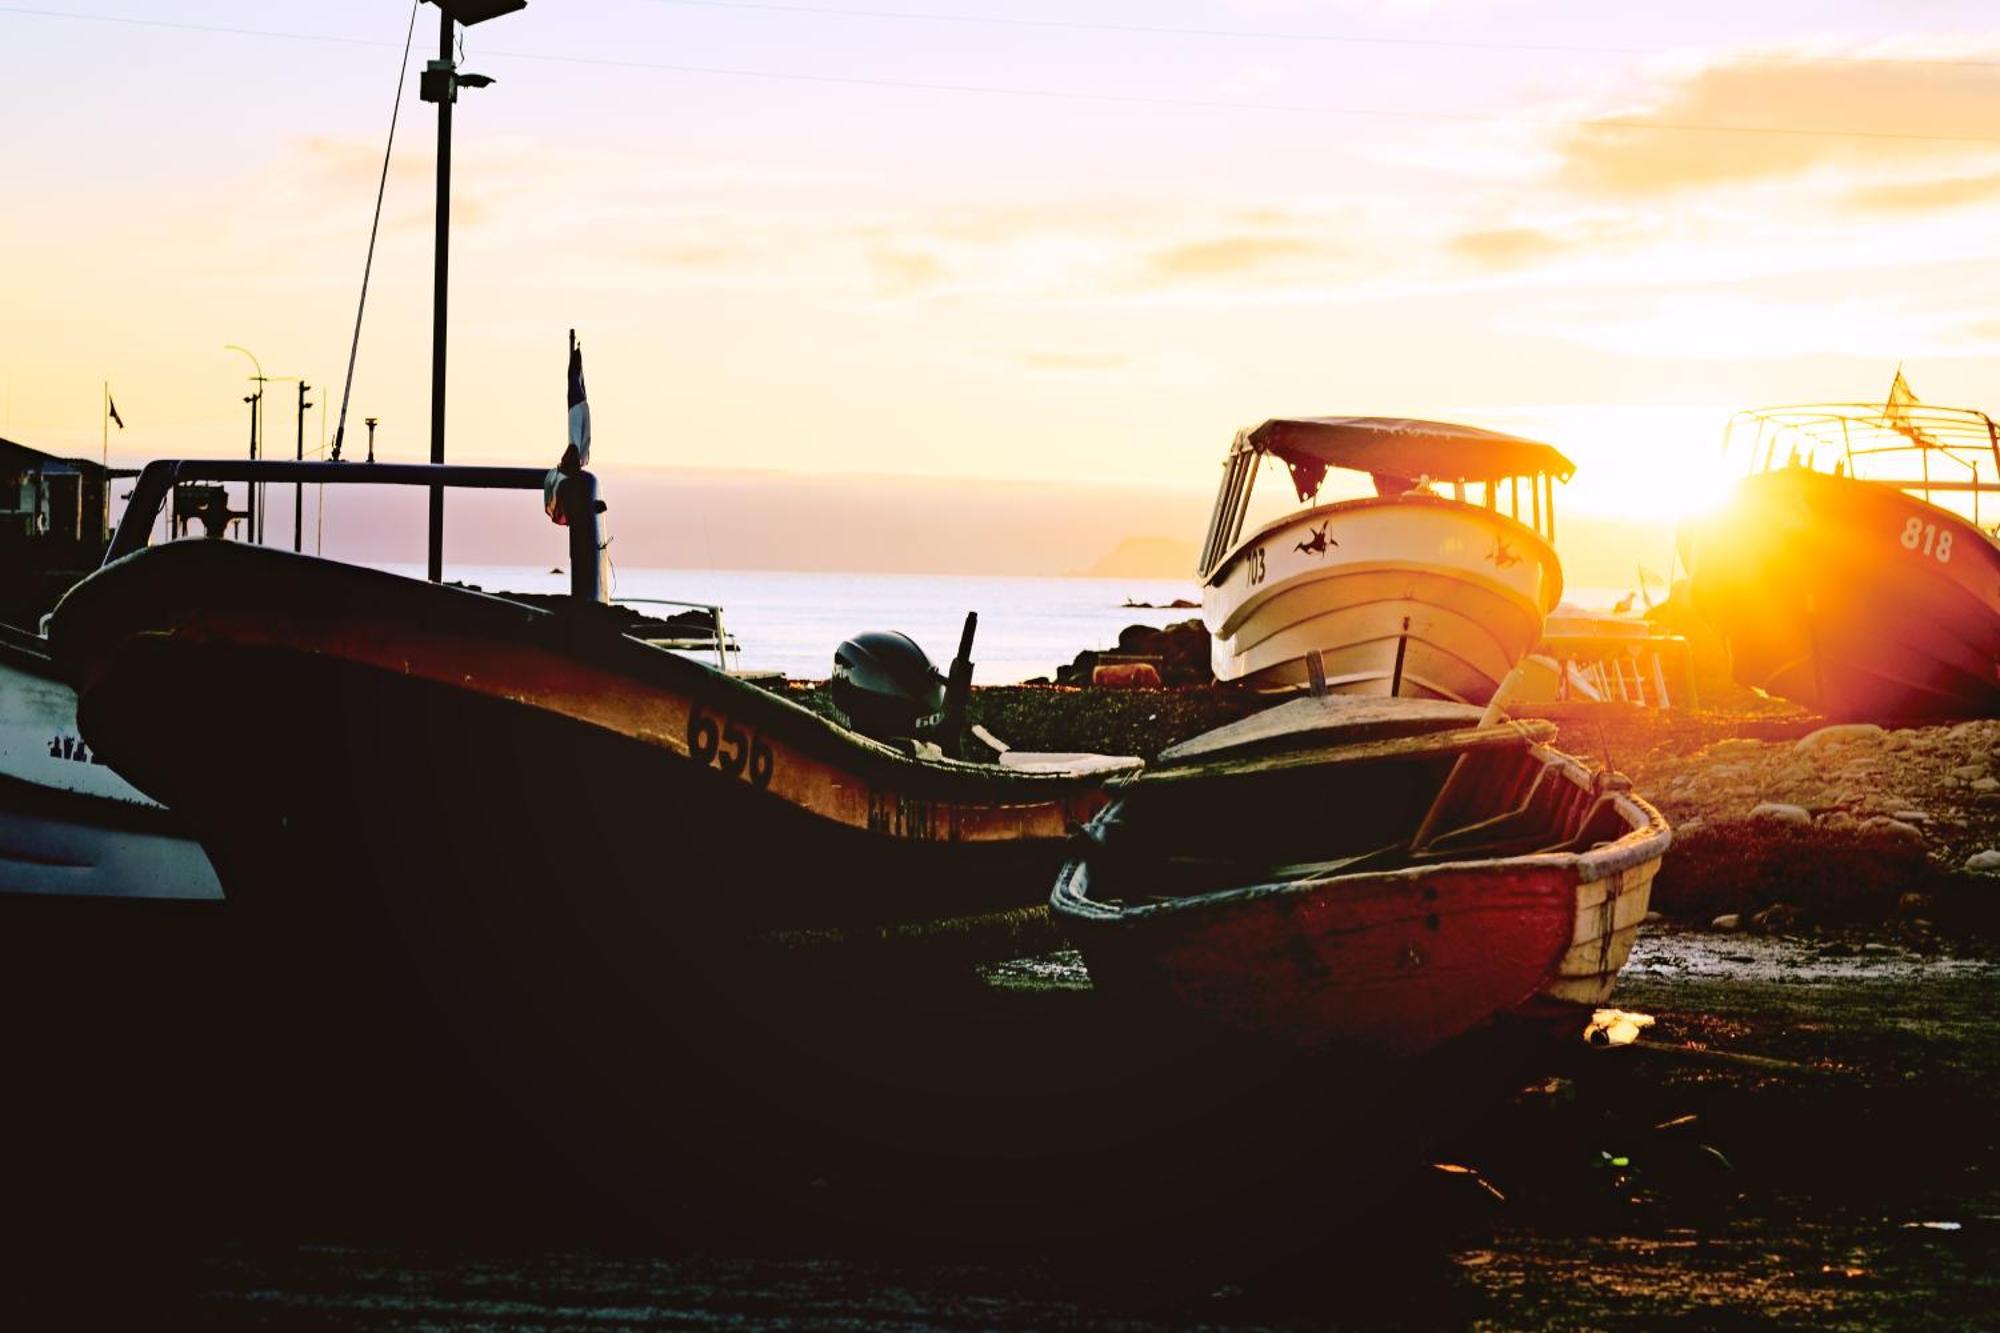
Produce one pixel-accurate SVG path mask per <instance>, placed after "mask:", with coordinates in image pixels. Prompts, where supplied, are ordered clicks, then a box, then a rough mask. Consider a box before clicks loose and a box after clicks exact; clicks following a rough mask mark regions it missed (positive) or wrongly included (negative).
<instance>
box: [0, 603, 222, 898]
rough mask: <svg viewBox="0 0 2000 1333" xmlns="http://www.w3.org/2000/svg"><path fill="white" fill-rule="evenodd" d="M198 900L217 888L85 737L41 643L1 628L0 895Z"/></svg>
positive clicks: (176, 830)
mask: <svg viewBox="0 0 2000 1333" xmlns="http://www.w3.org/2000/svg"><path fill="white" fill-rule="evenodd" d="M13 895H31V896H35V897H49V898H147V899H168V900H190V901H204V900H215V899H220V898H221V897H222V887H221V885H220V884H219V883H218V882H217V881H216V877H215V871H214V869H213V868H212V867H211V866H210V865H209V862H208V857H207V856H206V855H205V854H204V853H203V852H202V850H201V846H200V844H199V843H197V842H196V841H195V840H194V839H193V838H192V837H189V836H188V835H187V834H186V833H185V832H184V831H183V830H182V829H181V828H180V826H179V825H178V824H177V823H176V822H175V820H174V818H173V816H172V814H170V813H169V812H168V811H167V810H166V809H165V808H164V807H162V806H161V805H160V803H159V802H157V801H155V800H153V799H152V798H150V797H148V796H147V795H146V794H145V793H143V792H141V791H139V790H138V789H137V788H135V787H134V786H133V785H132V784H131V783H129V782H127V781H125V779H124V778H122V777H120V776H119V775H118V774H117V773H116V772H114V771H113V770H112V769H111V768H110V767H108V766H107V765H106V764H105V762H104V760H103V759H102V758H100V757H99V756H98V755H97V754H96V753H95V752H94V751H92V750H91V748H90V747H89V746H88V745H87V744H85V743H84V740H83V738H82V736H81V735H80V734H79V733H78V731H77V725H76V691H75V690H73V689H72V688H71V687H70V685H69V683H68V682H67V681H66V680H65V679H64V678H63V677H62V675H61V674H60V673H59V672H58V671H57V669H56V666H55V664H54V662H53V661H51V660H50V658H49V654H48V650H47V647H46V645H45V644H44V643H43V642H42V640H40V639H39V638H37V637H35V636H34V635H32V634H27V633H23V632H22V631H20V630H17V629H12V628H9V627H7V626H4V625H0V896H13Z"/></svg>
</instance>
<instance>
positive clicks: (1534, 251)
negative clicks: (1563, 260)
mask: <svg viewBox="0 0 2000 1333" xmlns="http://www.w3.org/2000/svg"><path fill="white" fill-rule="evenodd" d="M1569 244H1570V243H1569V242H1567V241H1565V240H1564V239H1563V238H1562V237H1560V236H1558V235H1556V234H1555V233H1554V232H1551V231H1544V230H1542V229H1541V228H1539V227H1490V228H1488V229H1486V230H1484V231H1468V232H1464V233H1462V234H1460V235H1458V236H1455V237H1453V238H1452V240H1451V248H1452V249H1453V250H1454V251H1456V252H1457V253H1458V254H1460V255H1462V256H1464V257H1465V258H1467V259H1470V260H1473V261H1475V262H1477V263H1480V264H1485V265H1489V266H1491V267H1493V268H1513V267H1516V266H1517V265H1521V264H1529V263H1533V262H1534V261H1535V260H1537V259H1547V258H1550V257H1551V256H1554V255H1558V254H1561V253H1562V252H1563V251H1564V250H1565V249H1567V248H1568V246H1569Z"/></svg>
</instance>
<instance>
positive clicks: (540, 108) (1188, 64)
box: [0, 0, 2000, 554]
mask: <svg viewBox="0 0 2000 1333" xmlns="http://www.w3.org/2000/svg"><path fill="white" fill-rule="evenodd" d="M1648 8H1649V9H1650V11H1651V12H1647V13H1641V12H1639V7H1635V6H1621V5H1604V4H1601V3H1598V4H1580V3H1579V4H1533V3H1516V4H1505V5H1502V4H1493V3H1463V4H1460V3H1450V2H1449V0H1438V2H1437V3H1425V2H1423V0H1407V2H1404V3H1388V4H1359V3H1353V4H1347V3H1308V2H1305V0H1300V2H1297V3H1290V2H1287V0H1240V2H1238V3H1227V2H1224V0H1211V2H1210V3H1194V2H1192V0H1187V2H1177V0H1162V2H1160V3H1151V4H1145V5H1140V4H1135V3H1123V4H1120V3H1110V2H1109V0H1066V2H1065V3H1061V4H1057V3H1042V2H1040V0H1035V2H1032V3H1011V4H1004V5H1003V4H999V3H997V0H922V2H921V3H918V0H907V2H906V0H869V3H867V4H857V5H855V6H853V7H852V8H842V7H840V6H838V5H818V6H815V5H809V4H800V5H786V4H762V5H759V4H747V3H746V4H736V3H729V2H728V0H714V2H713V3H697V2H695V0H531V3H530V5H529V7H528V9H527V10H526V11H525V12H523V13H521V14H518V15H513V16H510V17H507V18H503V19H500V20H497V21H495V22H493V23H491V24H488V25H484V26H482V27H479V28H475V29H472V30H471V31H470V32H469V33H468V35H467V37H466V42H465V45H466V67H467V68H468V69H471V70H476V71H480V72H483V73H487V74H491V75H493V76H495V77H496V78H497V79H498V82H497V83H496V84H495V86H493V87H492V88H489V89H486V90H484V91H474V92H467V93H466V94H464V96H463V97H462V99H461V101H460V103H459V107H458V116H457V135H456V138H455V149H454V165H455V181H456V208H455V218H454V232H453V236H454V248H453V267H452V274H453V297H454V304H453V325H452V359H451V364H452V380H451V441H452V456H453V458H454V459H455V460H460V461H473V460H506V461H520V462H536V463H542V462H547V461H551V460H553V458H554V457H555V455H556V453H557V452H558V451H559V450H560V447H561V443H562V439H563V429H564V416H563V399H562V369H563V351H564V339H565V335H566V331H567V330H568V329H569V328H570V327H572V326H574V327H576V328H577V329H578V330H579V331H580V333H581V336H582V337H583V339H584V343H585V350H586V356H587V364H588V375H589V384H590V391H591V402H592V408H593V412H594V414H595V423H596V438H597V447H598V450H599V454H600V458H599V462H600V464H602V465H603V466H604V467H606V468H612V467H618V466H627V467H629V466H633V465H644V466H650V467H665V468H711V469H713V468H752V469H769V470H772V471H775V472H779V473H794V474H797V473H811V474H833V473H858V474H914V475H923V474H929V475H938V474H944V475H949V476H955V477H971V478H991V479H996V480H1003V481H1009V482H1023V481H1033V480H1037V479H1063V480H1070V481H1078V480H1082V481H1089V482H1121V483H1134V482H1142V483H1145V484H1147V485H1149V486H1151V487H1156V488H1161V489H1163V490H1166V491H1190V492H1201V493H1206V492H1207V491H1208V489H1209V488H1210V487H1211V485H1212V482H1213V478H1214V476H1215V469H1216V464H1217V461H1218V460H1219V458H1220V456H1221V454H1222V451H1223V449H1224V448H1225V447H1226V445H1227V444H1228V442H1229V438H1230V436H1231V434H1232V432H1233V431H1234V430H1235V429H1236V428H1237V427H1238V426H1241V425H1246V424H1251V423H1254V422H1256V421H1258V420H1261V419H1263V418H1265V417H1269V416H1274V415H1284V414H1319V413H1335V412H1338V413H1380V414H1397V415H1416V416H1435V417H1443V418H1447V419H1456V420H1463V421H1469V422H1473V423H1476V424H1481V425H1487V426H1493V427H1497V428H1500V429H1511V430H1518V431H1523V432H1527V433H1539V434H1541V435H1543V436H1544V437H1545V438H1548V439H1550V440H1551V441H1552V442H1554V443H1556V444H1557V445H1559V446H1560V447H1562V448H1563V449H1564V450H1565V451H1566V452H1568V453H1569V454H1570V455H1571V456H1572V457H1573V458H1575V459H1576V460H1577V462H1578V463H1579V464H1580V472H1579V475H1578V477H1577V480H1576V482H1575V483H1574V484H1573V486H1572V487H1571V488H1570V490H1569V494H1568V496H1567V499H1566V505H1567V512H1568V513H1570V514H1575V515H1580V516H1582V517H1584V518H1586V519H1588V518H1590V517H1591V516H1596V517H1597V518H1600V519H1603V520H1607V521H1611V522H1615V521H1620V520H1625V519H1640V518H1643V519H1651V520H1656V521H1662V522H1663V521H1666V520H1669V519H1671V518H1672V517H1673V515H1674V514H1675V513H1676V512H1677V511H1678V510H1679V509H1680V508H1682V507H1683V506H1684V505H1685V504H1687V503H1689V502H1690V501H1691V500H1693V499H1694V498H1695V497H1697V496H1698V495H1699V494H1700V493H1701V491H1702V490H1703V489H1704V487H1705V486H1706V485H1707V484H1708V483H1707V479H1706V477H1705V474H1706V472H1707V471H1708V469H1709V466H1710V462H1711V460H1712V458H1713V456H1714V454H1715V451H1716V448H1717V443H1718V440H1719V433H1720V429H1721V426H1722V424H1723V420H1724V418H1725V417H1726V416H1727V414H1728V413H1729V412H1730V411H1731V410H1734V409H1735V408H1738V407H1744V406H1752V405H1758V404H1764V403H1772V402H1791V401H1807V400H1818V399H1843V400H1845V399H1856V398H1873V397H1878V396H1879V395H1880V394H1881V393H1882V392H1883V391H1884V390H1886V388H1887V385H1888V381H1889V378H1890V375H1891V374H1892V373H1893V371H1894V370H1895V368H1896V365H1897V364H1898V363H1899V362H1901V363H1903V364H1904V365H1905V366H1906V369H1907V374H1908V376H1909V379H1910V381H1911V383H1912V385H1913V386H1914V387H1915V389H1916V391H1917V393H1918V394H1920V395H1921V396H1922V397H1924V398H1925V399H1926V400H1927V401H1932V402H1937V403H1945V404H1959V405H1969V406H1982V407H1986V408H1988V409H1993V408H1995V407H1996V406H2000V374H1996V373H1995V370H1994V363H1993V354H1994V352H1995V350H1996V349H2000V302H1996V297H2000V265H1996V264H1995V262H1994V260H1995V255H1996V251H2000V18H1996V16H1995V13H1994V10H1993V8H1992V6H1991V5H1990V4H1970V3H1965V4H1954V3H1901V4H1886V3H1884V4H1854V3H1839V2H1838V0H1835V2H1833V3H1827V2H1824V0H1822V2H1816V3H1811V4H1806V3H1783V2H1775V3H1774V2H1766V3H1760V4H1756V5H1745V4H1741V3H1734V4H1727V5H1723V4H1678V5H1673V6H1658V7H1648ZM409 13H410V9H409V5H408V3H407V2H406V0H348V2H347V3H343V4H341V5H338V6H329V5H325V4H306V3H294V2H290V0H270V2H269V3H265V4H262V5H257V6H244V5H240V4H223V3H219V2H218V0H185V2H184V3H176V4H173V5H170V6H169V5H161V4H157V3H140V2H139V0H88V2H87V3H70V0H40V3H38V4H36V5H32V6H28V5H13V4H0V112H4V114H5V116H6V118H7V123H8V126H9V131H8V133H7V134H6V135H5V137H4V139H0V154H4V162H0V169H4V174H3V175H0V180H4V182H5V185H4V191H5V199H6V207H4V208H0V255H4V256H5V259H4V266H0V292H4V301H0V309H4V312H5V318H4V319H0V435H6V436H9V437H11V438H14V439H18V440H21V441H23V442H25V443H29V444H33V445H36V446H38V447H42V448H47V449H51V450H54V451H57V452H66V453H87V454H91V455H94V454H95V453H96V452H97V449H98V432H99V411H98V405H99V394H100V387H99V386H100V383H101V382H102V381H103V380H106V379H108V380H109V381H110V382H111V384H112V386H113V392H114V394H115V396H116V398H117V400H118V405H119V408H120V411H121V412H122V414H123V415H124V417H125V420H126V421H127V422H128V423H129V429H128V430H127V431H125V432H124V433H123V434H120V435H115V436H114V439H113V441H112V453H113V456H114V459H127V460H134V461H136V460H138V459H140V458H143V457H148V456H158V455H166V454H174V453H219V452H224V451H233V450H235V449H237V448H238V447H240V445H241V444H242V442H243V436H244V426H243V411H244V409H243V408H242V406H241V404H240V402H239V401H238V400H239V398H240V396H241V394H242V393H243V392H245V391H246V388H245V384H244V380H243V376H244V375H245V374H246V373H247V372H248V370H249V363H248V362H247V361H246V360H245V359H243V358H242V357H240V356H238V355H237V354H235V353H232V352H226V351H224V350H223V348H224V344H227V343H239V344H243V345H245V346H248V347H249V348H251V349H252V350H253V351H254V352H255V353H256V354H257V355H258V356H259V357H261V358H262V361H263V364H264V367H265V369H266V370H267V371H268V372H270V373H271V374H274V375H298V374H303V375H304V376H306V377H307V378H308V379H310V380H312V381H313V383H314V384H315V385H316V386H318V389H317V396H319V397H321V398H323V399H324V400H325V401H327V402H328V403H329V404H332V405H337V403H338V381H339V377H340V374H341V372H342V369H343V367H344V361H345V354H346V348H347V342H348V338H349V336H350V333H351V321H352V319H353V310H354V300H355V295H356V289H357V286H358V283H359V279H360V272H361V264H362V258H363V253H364V248H365V245H366V241H367V227H368V218H369V211H370V209H371V207H372V204H373V195H374V188H375V179H376V172H377V171H378V169H379V165H380V154H381V151H382V144H383V137H384V135H385V133H386V130H387V124H388V118H389V112H390V108H391V100H392V93H393V91H394V88H395V83H396V74H397V59H398V56H399V55H400V53H401V50H402V44H403V37H404V32H405V29H406V24H407V22H408V18H409ZM57 15H68V17H58V16H57ZM924 16H929V17H924ZM436 28H437V21H436V13H435V11H434V10H433V9H432V8H431V7H429V6H428V5H426V6H424V7H423V9H422V11H421V13H420V14H419V15H418V19H417V38H416V45H415V50H414V51H413V53H412V56H411V60H412V64H413V66H416V67H420V66H421V63H422V61H423V60H424V59H426V58H428V57H429V56H431V55H434V54H435V44H436ZM434 126H435V121H434V110H433V108H431V107H429V106H427V105H424V104H421V103H419V102H417V101H416V79H415V75H414V74H412V76H411V79H410V84H409V87H408V89H407V91H406V100H405V105H404V108H403V121H402V126H401V129H400V131H399V137H398V140H397V145H396V154H395V164H394V167H393V169H392V171H391V175H390V181H389V190H388V200H387V204H386V208H385V213H384V222H383V234H382V241H381V248H380V251H379V253H378V255H377V258H376V267H375V284H374V288H373V291H372V294H371V297H370V304H369V312H368V324H367V328H366V330H365V332H364V334H363V339H362V350H361V357H360V362H359V366H358V369H357V371H356V375H355V385H354V408H353V412H352V416H353V422H354V424H353V425H352V426H351V427H350V432H351V435H350V438H351V439H353V440H355V441H356V444H357V447H358V439H359V436H360V433H361V432H360V427H359V419H360V417H361V416H362V415H364V414H366V415H374V416H378V417H380V418H382V420H383V422H384V426H383V431H382V435H381V443H382V453H383V454H384V456H387V457H396V458H418V457H421V456H423V454H424V451H425V450H426V448H427V440H426V434H425V432H426V422H427V413H428V407H427V402H428V355H429V302H430V282H431V269H430V262H431V260H430V247H431V233H430V226H431V194H430V188H431V187H430V172H431V170H432V157H431V153H432V149H433V144H434ZM278 390H279V393H278V394H274V398H273V411H272V414H271V418H270V420H271V433H272V435H273V436H274V437H277V438H281V439H283V440H284V441H285V442H286V443H287V444H289V441H290V439H291V433H292V432H291V424H290V420H289V414H288V413H287V412H282V411H279V410H276V409H277V404H278V402H279V401H280V397H279V394H282V393H288V392H289V388H288V386H278ZM309 438H310V439H311V440H312V441H314V442H315V443H316V442H317V438H318V435H317V425H316V424H315V426H314V427H313V429H312V430H311V431H310V432H309ZM357 451H358V448H357ZM1021 493H1022V494H1023V495H1032V490H1031V489H1023V490H1022V492H1021ZM1196 508H1197V509H1199V506H1198V505H1197V506H1196ZM727 517H728V516H723V518H725V519H726V518H727ZM636 521H640V516H633V517H630V518H628V519H627V520H626V522H627V524H628V530H629V525H630V524H631V523H633V522H636ZM746 521H750V520H746ZM1606 526H1608V523H1607V525H1606ZM1588 527H1589V525H1586V530H1587V529H1588ZM1122 535H1129V533H1128V532H1126V531H1121V530H1119V528H1118V525H1117V523H1115V522H1113V523H1112V524H1110V525H1108V528H1107V531H1106V533H1105V534H1104V540H1103V541H1101V542H1099V543H1098V545H1100V546H1102V547H1105V548H1107V549H1108V548H1109V547H1110V546H1111V545H1112V544H1114V543H1115V540H1116V539H1117V538H1118V537H1119V536H1122ZM1168 535H1172V534H1168ZM1186 535H1187V536H1188V538H1189V540H1190V541H1192V540H1193V537H1194V535H1195V534H1193V533H1189V534H1186ZM1566 554H1567V553H1566Z"/></svg>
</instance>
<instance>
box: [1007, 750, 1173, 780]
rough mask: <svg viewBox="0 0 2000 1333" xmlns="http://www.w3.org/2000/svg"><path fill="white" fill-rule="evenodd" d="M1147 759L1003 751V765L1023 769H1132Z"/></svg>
mask: <svg viewBox="0 0 2000 1333" xmlns="http://www.w3.org/2000/svg"><path fill="white" fill-rule="evenodd" d="M1144 766H1145V762H1144V761H1143V760H1140V759H1135V758H1133V757H1132V756H1130V755H1121V754H1070V753H1064V752H1054V751H1051V752H1047V753H1043V752H1040V751H1034V750H1007V751H1004V752H1003V753H1002V754H1001V755H1000V767H1002V768H1011V769H1016V770H1018V771H1020V772H1023V773H1077V774H1097V773H1132V772H1137V771H1138V770H1139V769H1141V768H1143V767H1144Z"/></svg>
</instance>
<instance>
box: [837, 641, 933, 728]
mask: <svg viewBox="0 0 2000 1333" xmlns="http://www.w3.org/2000/svg"><path fill="white" fill-rule="evenodd" d="M828 689H829V690H830V691H831V693H832V695H833V704H834V707H836V708H838V709H839V710H840V711H841V712H843V713H845V714H846V715H847V721H848V725H849V726H851V727H853V728H854V729H855V730H856V731H858V732H860V733H861V734H862V735H864V736H873V737H874V738H875V739H877V740H894V739H898V738H901V737H907V736H915V735H916V734H917V730H918V724H919V723H920V722H923V721H925V720H927V719H929V718H932V717H934V716H935V715H936V714H937V713H938V712H939V711H940V710H941V709H942V708H943V707H944V701H945V679H944V677H943V676H942V675H940V674H938V669H937V668H936V667H935V666H933V665H931V659H930V658H929V657H928V656H926V655H925V653H924V650H923V649H922V648H920V647H918V646H917V642H916V640H915V639H912V638H911V637H910V636H909V635H907V634H901V633H897V632H895V631H893V630H871V631H870V632H868V633H866V634H857V635H855V636H854V637H853V638H851V639H849V640H847V641H846V642H845V643H843V644H841V645H840V647H838V648H836V649H834V652H833V678H832V680H831V681H829V682H828Z"/></svg>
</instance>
